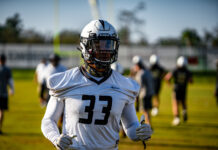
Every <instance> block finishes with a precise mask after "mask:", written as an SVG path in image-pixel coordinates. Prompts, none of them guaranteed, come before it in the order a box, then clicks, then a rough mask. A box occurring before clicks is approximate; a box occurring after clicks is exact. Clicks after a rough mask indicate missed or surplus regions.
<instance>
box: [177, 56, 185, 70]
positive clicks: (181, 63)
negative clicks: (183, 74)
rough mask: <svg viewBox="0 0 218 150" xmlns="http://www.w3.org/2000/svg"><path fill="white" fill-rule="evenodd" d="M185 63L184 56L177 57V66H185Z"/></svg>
mask: <svg viewBox="0 0 218 150" xmlns="http://www.w3.org/2000/svg"><path fill="white" fill-rule="evenodd" d="M186 65H187V59H186V58H185V57H184V56H180V57H179V58H178V59H177V66H178V67H179V68H182V67H185V66H186Z"/></svg>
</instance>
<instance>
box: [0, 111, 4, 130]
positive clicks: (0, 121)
mask: <svg viewBox="0 0 218 150" xmlns="http://www.w3.org/2000/svg"><path fill="white" fill-rule="evenodd" d="M3 119H4V110H3V109H0V134H2V125H3Z"/></svg>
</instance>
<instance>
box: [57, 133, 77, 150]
mask: <svg viewBox="0 0 218 150" xmlns="http://www.w3.org/2000/svg"><path fill="white" fill-rule="evenodd" d="M75 137H76V136H72V137H71V136H69V135H65V134H61V135H60V136H59V137H58V139H57V141H56V148H57V150H67V149H68V147H69V146H70V145H71V144H73V142H72V139H73V138H75Z"/></svg>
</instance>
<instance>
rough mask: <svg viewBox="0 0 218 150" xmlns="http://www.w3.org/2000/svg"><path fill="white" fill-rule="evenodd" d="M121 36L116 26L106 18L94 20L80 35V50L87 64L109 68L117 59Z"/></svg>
mask: <svg viewBox="0 0 218 150" xmlns="http://www.w3.org/2000/svg"><path fill="white" fill-rule="evenodd" d="M118 48H119V38H118V35H117V32H116V30H115V28H114V27H113V26H112V25H111V24H110V23H108V22H107V21H105V20H93V21H91V22H90V23H89V24H87V25H86V26H85V27H84V28H83V30H82V32H81V35H80V50H81V52H82V57H83V59H84V61H85V62H86V63H87V64H95V66H97V68H105V67H106V68H109V67H110V65H111V64H112V63H114V62H115V61H117V57H118Z"/></svg>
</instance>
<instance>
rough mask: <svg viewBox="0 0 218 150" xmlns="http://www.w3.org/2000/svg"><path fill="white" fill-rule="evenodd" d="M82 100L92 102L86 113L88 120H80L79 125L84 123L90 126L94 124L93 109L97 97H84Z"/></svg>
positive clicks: (86, 108)
mask: <svg viewBox="0 0 218 150" xmlns="http://www.w3.org/2000/svg"><path fill="white" fill-rule="evenodd" d="M82 100H83V101H86V100H90V105H89V106H86V107H85V112H87V113H88V118H87V119H84V118H79V123H84V124H90V123H92V117H93V109H94V106H95V96H93V95H83V96H82Z"/></svg>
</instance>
